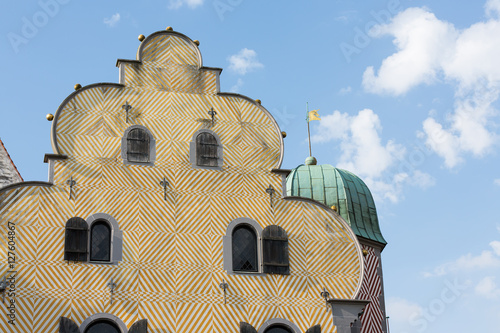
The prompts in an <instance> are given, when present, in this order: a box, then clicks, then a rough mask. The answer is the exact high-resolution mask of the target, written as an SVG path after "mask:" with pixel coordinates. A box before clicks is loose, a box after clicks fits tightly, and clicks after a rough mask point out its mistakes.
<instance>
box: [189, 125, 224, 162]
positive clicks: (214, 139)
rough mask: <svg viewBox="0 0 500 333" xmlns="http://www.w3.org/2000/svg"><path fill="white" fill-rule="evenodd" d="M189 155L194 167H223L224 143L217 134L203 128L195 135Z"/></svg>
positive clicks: (190, 145)
mask: <svg viewBox="0 0 500 333" xmlns="http://www.w3.org/2000/svg"><path fill="white" fill-rule="evenodd" d="M189 155H190V157H189V158H190V161H191V165H192V166H193V168H202V169H204V168H207V169H217V170H219V169H221V168H222V163H223V159H222V144H221V142H220V140H219V137H218V136H217V134H215V133H214V132H213V131H211V130H208V129H201V130H198V131H197V132H196V133H195V134H194V135H193V139H192V141H191V142H190V144H189Z"/></svg>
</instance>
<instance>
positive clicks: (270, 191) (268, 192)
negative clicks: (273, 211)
mask: <svg viewBox="0 0 500 333" xmlns="http://www.w3.org/2000/svg"><path fill="white" fill-rule="evenodd" d="M275 192H276V191H275V190H274V187H273V185H269V187H268V188H266V193H267V194H269V199H270V200H271V207H272V206H273V195H274V193H275Z"/></svg>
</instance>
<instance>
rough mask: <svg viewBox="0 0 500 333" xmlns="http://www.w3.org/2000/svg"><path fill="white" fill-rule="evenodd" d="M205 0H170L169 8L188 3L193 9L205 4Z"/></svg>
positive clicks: (176, 7)
mask: <svg viewBox="0 0 500 333" xmlns="http://www.w3.org/2000/svg"><path fill="white" fill-rule="evenodd" d="M203 2H204V0H170V3H169V5H168V8H169V9H178V8H180V7H182V6H183V5H187V6H188V7H189V8H191V9H195V8H196V7H198V6H201V5H203Z"/></svg>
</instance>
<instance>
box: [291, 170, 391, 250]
mask: <svg viewBox="0 0 500 333" xmlns="http://www.w3.org/2000/svg"><path fill="white" fill-rule="evenodd" d="M286 194H287V195H288V196H298V197H305V198H310V199H314V200H316V201H319V202H321V203H322V204H325V205H327V206H328V207H332V206H335V207H336V208H337V212H338V213H339V214H340V216H342V217H343V218H344V220H346V221H347V223H349V225H350V226H351V228H352V230H353V231H354V233H355V234H356V235H358V236H361V237H364V238H367V239H371V240H373V241H376V242H379V243H382V244H387V242H386V241H385V239H384V237H383V236H382V233H381V232H380V227H379V224H378V218H377V210H376V209H375V202H374V201H373V197H372V194H371V193H370V190H369V189H368V186H366V184H365V183H364V182H363V181H362V180H361V179H360V178H359V177H358V176H356V175H355V174H353V173H351V172H349V171H346V170H342V169H337V168H334V167H333V166H331V165H328V164H323V165H314V164H308V165H299V166H298V167H297V168H295V169H293V170H292V171H291V172H290V174H289V175H288V177H287V179H286Z"/></svg>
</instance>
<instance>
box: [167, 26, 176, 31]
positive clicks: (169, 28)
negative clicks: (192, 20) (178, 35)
mask: <svg viewBox="0 0 500 333" xmlns="http://www.w3.org/2000/svg"><path fill="white" fill-rule="evenodd" d="M166 30H167V31H174V29H172V27H167V29H166Z"/></svg>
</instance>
